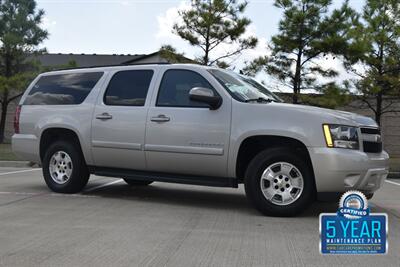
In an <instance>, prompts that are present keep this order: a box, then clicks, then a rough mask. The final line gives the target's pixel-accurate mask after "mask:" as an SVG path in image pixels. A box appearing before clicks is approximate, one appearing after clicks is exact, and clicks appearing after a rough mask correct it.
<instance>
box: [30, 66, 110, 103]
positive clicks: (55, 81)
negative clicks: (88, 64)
mask: <svg viewBox="0 0 400 267" xmlns="http://www.w3.org/2000/svg"><path fill="white" fill-rule="evenodd" d="M102 75H103V72H90V73H71V74H59V75H50V76H42V77H41V78H40V79H39V80H38V81H37V82H36V84H35V85H34V86H33V88H32V89H31V91H30V92H29V94H28V96H27V97H26V99H25V102H24V105H73V104H80V103H82V102H83V101H84V100H85V98H86V97H87V96H88V94H89V93H90V91H91V90H92V89H93V87H94V86H95V85H96V83H97V82H98V81H99V79H100V78H101V76H102Z"/></svg>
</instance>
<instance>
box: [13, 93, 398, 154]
mask: <svg viewBox="0 0 400 267" xmlns="http://www.w3.org/2000/svg"><path fill="white" fill-rule="evenodd" d="M18 102H19V100H17V101H14V102H12V103H11V104H10V105H9V109H8V113H7V121H6V132H5V135H6V142H10V141H11V136H12V134H13V133H14V125H13V121H14V112H15V108H16V105H17V104H18ZM339 109H340V110H345V111H350V112H354V113H358V114H361V115H366V116H370V117H372V118H373V114H372V112H371V111H370V110H369V109H367V108H366V107H365V106H364V105H362V104H361V103H358V102H357V101H354V102H352V103H351V104H349V105H347V106H345V107H342V108H339ZM396 109H397V110H400V101H399V103H397V108H396ZM381 128H382V129H381V131H382V138H383V141H384V146H385V150H386V151H388V152H389V154H390V156H391V157H400V114H399V113H397V114H396V113H388V114H384V115H383V117H382V121H381Z"/></svg>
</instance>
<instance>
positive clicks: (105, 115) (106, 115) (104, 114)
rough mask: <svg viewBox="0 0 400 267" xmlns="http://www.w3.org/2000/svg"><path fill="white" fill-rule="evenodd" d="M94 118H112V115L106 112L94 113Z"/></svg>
mask: <svg viewBox="0 0 400 267" xmlns="http://www.w3.org/2000/svg"><path fill="white" fill-rule="evenodd" d="M96 119H98V120H110V119H112V116H111V115H110V114H108V113H107V112H104V113H101V114H98V115H96Z"/></svg>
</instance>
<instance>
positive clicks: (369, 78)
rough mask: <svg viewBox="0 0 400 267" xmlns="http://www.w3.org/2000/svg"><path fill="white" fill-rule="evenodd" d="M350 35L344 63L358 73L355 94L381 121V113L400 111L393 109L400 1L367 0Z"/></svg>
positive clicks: (399, 65)
mask: <svg viewBox="0 0 400 267" xmlns="http://www.w3.org/2000/svg"><path fill="white" fill-rule="evenodd" d="M349 35H351V38H353V39H354V40H356V41H355V42H354V43H353V45H352V46H351V47H350V49H349V51H348V54H347V56H346V62H345V66H346V67H347V69H348V70H349V71H351V72H353V73H355V74H356V75H358V76H359V77H360V79H359V80H357V81H356V82H355V86H356V89H357V90H358V92H357V94H358V95H359V96H360V98H361V100H362V101H364V103H365V104H366V105H367V106H368V107H369V108H370V109H371V110H372V111H373V112H374V114H375V119H376V121H377V122H378V123H380V118H381V116H382V115H383V114H385V113H389V112H396V111H398V112H400V111H399V110H395V109H393V101H396V100H397V101H398V100H399V98H400V2H399V1H398V0H367V1H366V5H365V6H364V10H363V13H362V23H361V24H359V25H358V27H357V28H356V29H354V31H352V32H349ZM360 70H362V71H360Z"/></svg>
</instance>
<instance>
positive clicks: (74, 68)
mask: <svg viewBox="0 0 400 267" xmlns="http://www.w3.org/2000/svg"><path fill="white" fill-rule="evenodd" d="M170 64H171V63H169V62H152V63H129V64H125V63H121V64H114V65H96V66H89V67H73V68H62V69H54V70H52V71H61V70H79V69H95V68H107V67H122V66H141V65H170ZM183 64H184V63H183Z"/></svg>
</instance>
